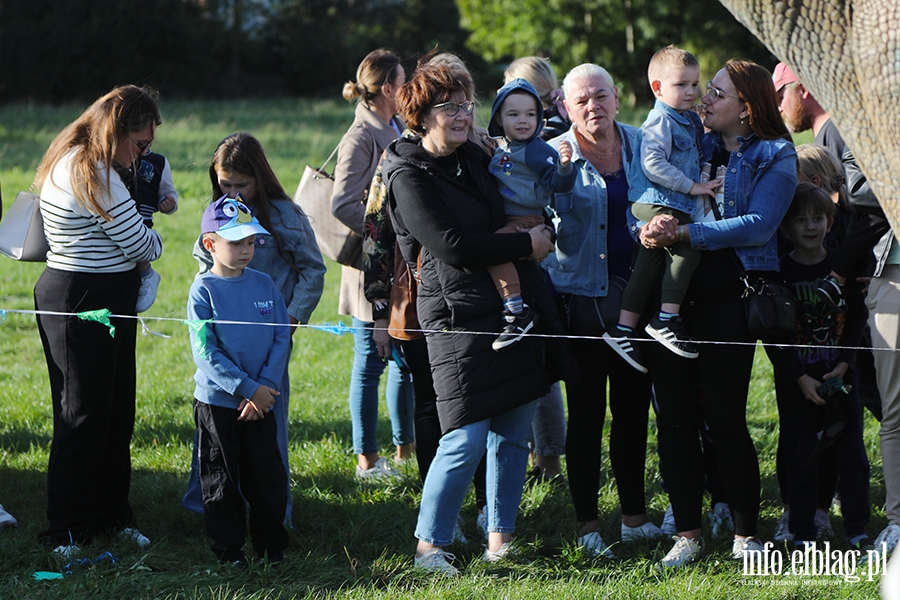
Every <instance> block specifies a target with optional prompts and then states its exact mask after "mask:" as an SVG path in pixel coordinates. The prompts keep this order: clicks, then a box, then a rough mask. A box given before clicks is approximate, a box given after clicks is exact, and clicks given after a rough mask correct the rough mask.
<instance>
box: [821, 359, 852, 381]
mask: <svg viewBox="0 0 900 600" xmlns="http://www.w3.org/2000/svg"><path fill="white" fill-rule="evenodd" d="M849 368H850V365H848V364H847V363H845V362H844V361H841V362H839V363H838V364H836V365H834V369H832V370H831V372H830V373H825V375H823V376H822V379H824V380H826V381H827V380H829V379H833V378H835V377H839V378H840V379H843V378H844V375H846V374H847V369H849Z"/></svg>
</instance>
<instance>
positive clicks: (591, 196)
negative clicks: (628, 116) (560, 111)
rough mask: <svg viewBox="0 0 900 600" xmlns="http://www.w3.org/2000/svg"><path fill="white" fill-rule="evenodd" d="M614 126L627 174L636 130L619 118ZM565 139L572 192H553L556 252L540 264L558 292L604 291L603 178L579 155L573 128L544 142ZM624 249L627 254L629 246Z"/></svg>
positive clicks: (556, 145) (593, 293)
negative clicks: (574, 171) (573, 171)
mask: <svg viewBox="0 0 900 600" xmlns="http://www.w3.org/2000/svg"><path fill="white" fill-rule="evenodd" d="M616 127H618V129H619V135H620V136H621V138H622V166H623V169H624V170H625V173H629V172H630V169H631V162H632V155H633V152H634V149H635V148H636V147H637V136H638V129H637V128H636V127H632V126H631V125H623V124H621V123H618V122H617V123H616ZM564 140H565V141H567V142H569V144H571V145H572V162H573V163H575V164H576V165H577V166H578V167H579V168H578V169H577V171H578V178H577V179H576V180H575V189H573V190H572V191H571V192H564V193H557V194H554V199H553V205H552V207H553V209H554V211H555V213H556V216H555V217H554V219H553V222H554V225H555V226H556V235H557V239H556V252H554V253H552V254H550V256H548V257H547V259H546V260H545V261H544V262H543V263H542V264H541V266H542V267H543V268H544V269H546V271H547V272H548V273H549V275H550V280H551V281H552V282H553V286H554V287H555V288H556V291H557V292H559V293H562V294H580V295H582V296H592V297H602V296H606V294H607V291H608V289H609V268H608V262H607V261H608V256H609V254H608V253H609V249H608V248H607V239H608V235H607V233H608V232H607V228H606V224H607V210H608V209H607V198H606V182H605V181H604V180H603V177H602V176H601V175H600V173H598V172H597V169H595V168H594V167H593V165H591V163H590V162H589V161H588V160H587V159H586V158H585V157H584V156H583V155H582V154H581V149H580V147H579V146H578V139H577V138H576V136H575V128H574V127H572V128H571V129H569V131H567V132H566V133H564V134H563V135H561V136H559V137H557V138H554V139H552V140H550V142H549V143H550V145H551V146H553V147H554V148H557V149H558V148H559V143H560V142H562V141H564ZM618 251H625V250H624V249H623V250H618ZM627 251H628V252H629V253H630V252H631V248H628V249H627Z"/></svg>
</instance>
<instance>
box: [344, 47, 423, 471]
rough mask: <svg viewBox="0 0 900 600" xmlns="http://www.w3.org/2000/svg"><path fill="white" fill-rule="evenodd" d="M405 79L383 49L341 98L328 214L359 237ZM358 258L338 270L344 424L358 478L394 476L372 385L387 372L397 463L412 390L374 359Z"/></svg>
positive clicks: (409, 424)
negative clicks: (344, 127) (346, 348)
mask: <svg viewBox="0 0 900 600" xmlns="http://www.w3.org/2000/svg"><path fill="white" fill-rule="evenodd" d="M405 80H406V74H405V72H404V70H403V65H401V64H400V58H399V57H398V56H397V55H396V54H394V53H393V52H390V51H388V50H374V51H372V52H370V53H369V54H368V55H367V56H366V57H365V58H364V59H363V60H362V62H361V63H360V64H359V67H358V68H357V70H356V81H355V82H353V81H350V82H347V83H346V84H344V98H345V99H346V100H348V101H349V100H355V101H356V103H357V104H356V117H355V118H354V120H353V124H352V125H351V126H350V129H349V131H347V133H345V134H344V137H343V138H341V143H340V145H339V146H338V161H337V166H336V167H335V169H334V190H333V192H332V195H331V210H332V212H333V213H334V216H335V217H337V218H338V219H340V220H341V222H342V223H344V225H346V226H347V227H349V228H350V229H352V230H353V231H355V232H356V233H358V234H359V235H360V236H362V235H363V221H364V217H365V211H366V197H367V196H368V192H369V184H370V183H371V182H372V176H373V175H375V169H376V167H377V166H378V163H379V161H380V159H381V155H382V152H383V151H384V148H385V147H386V146H387V145H388V144H389V143H390V142H392V141H394V140H395V139H396V138H397V137H398V136H399V135H400V134H401V133H403V130H404V128H405V126H404V125H403V123H402V122H401V121H400V119H398V118H397V117H396V113H397V107H396V102H395V97H396V94H397V90H398V89H399V88H400V86H401V85H403V82H404V81H405ZM362 268H363V261H362V256H361V255H360V259H359V261H358V264H356V265H354V266H348V265H341V292H340V298H339V300H338V313H339V314H342V315H350V316H351V317H352V319H353V321H352V324H353V328H354V329H353V369H352V370H351V372H350V393H349V403H350V420H351V423H352V426H353V453H354V454H356V475H357V476H358V477H361V478H372V477H375V478H378V477H395V476H397V475H399V473H398V472H397V471H396V470H395V469H394V468H393V467H392V466H391V465H390V464H389V463H388V462H387V460H386V459H384V458H382V457H381V456H380V455H379V452H378V438H377V435H376V434H377V428H378V383H379V381H380V379H381V375H382V373H384V370H385V368H387V370H388V379H387V386H386V389H385V397H386V400H387V406H388V412H389V413H390V416H391V431H392V436H393V442H394V446H395V448H396V458H397V459H400V460H404V459H407V458H409V457H410V456H411V455H412V450H413V447H414V446H413V443H414V442H415V433H414V431H413V410H414V408H413V402H414V400H413V389H412V384H411V382H410V379H409V373H403V372H401V370H400V367H399V366H398V365H397V363H396V362H394V361H391V360H389V361H388V364H387V367H385V363H384V361H383V360H382V357H381V356H380V355H379V351H378V346H377V344H376V338H375V335H374V330H375V329H377V330H378V333H379V334H380V335H381V336H382V337H387V326H388V318H387V313H386V312H385V311H383V310H382V311H379V314H377V315H376V314H374V313H373V307H372V304H371V303H370V302H369V301H367V300H366V297H365V292H364V290H365V274H364V271H363V270H362Z"/></svg>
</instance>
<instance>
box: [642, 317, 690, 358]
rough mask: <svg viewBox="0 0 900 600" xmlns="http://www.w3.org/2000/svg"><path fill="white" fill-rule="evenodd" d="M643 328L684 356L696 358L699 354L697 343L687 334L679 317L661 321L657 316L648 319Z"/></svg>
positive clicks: (664, 344) (671, 349) (667, 346)
mask: <svg viewBox="0 0 900 600" xmlns="http://www.w3.org/2000/svg"><path fill="white" fill-rule="evenodd" d="M644 330H645V331H646V332H647V333H649V334H650V336H651V337H653V338H654V339H657V340H659V341H660V342H662V345H663V346H665V347H666V348H668V349H669V350H670V351H672V352H674V353H675V354H677V355H678V356H683V357H684V358H697V357H698V356H700V353H699V351H698V350H697V345H696V344H695V343H694V340H692V339H691V336H690V335H688V332H687V329H685V328H684V323H682V322H681V317H679V316H677V315H676V316H674V317H672V318H671V319H669V320H668V321H663V320H662V319H660V318H659V316H656V317H653V318H652V319H650V322H649V323H648V324H647V327H645V328H644Z"/></svg>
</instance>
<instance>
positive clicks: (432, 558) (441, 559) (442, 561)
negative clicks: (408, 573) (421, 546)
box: [413, 548, 459, 577]
mask: <svg viewBox="0 0 900 600" xmlns="http://www.w3.org/2000/svg"><path fill="white" fill-rule="evenodd" d="M455 558H456V557H455V556H453V555H452V554H450V553H449V552H444V550H443V549H442V548H432V549H431V550H429V551H428V552H426V553H425V554H423V555H422V556H418V557H416V558H414V559H413V568H414V569H421V570H423V571H430V572H432V573H438V574H440V575H446V576H448V577H456V576H457V575H459V570H458V569H457V568H456V567H454V566H453V565H451V564H450V561H451V560H454V559H455Z"/></svg>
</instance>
